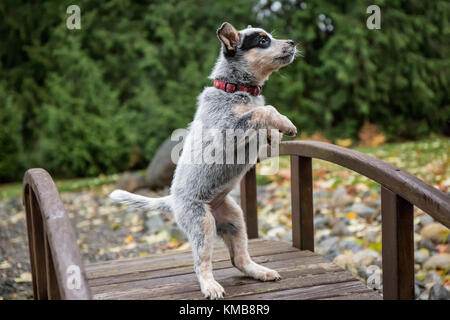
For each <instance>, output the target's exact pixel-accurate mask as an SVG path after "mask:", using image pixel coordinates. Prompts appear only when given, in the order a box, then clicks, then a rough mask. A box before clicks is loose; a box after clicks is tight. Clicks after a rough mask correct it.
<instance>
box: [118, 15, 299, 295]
mask: <svg viewBox="0 0 450 320" xmlns="http://www.w3.org/2000/svg"><path fill="white" fill-rule="evenodd" d="M217 37H218V38H219V40H220V42H221V51H220V54H219V58H218V60H217V62H216V64H215V67H214V69H213V71H212V73H211V75H210V79H212V80H213V86H211V87H206V88H205V89H204V90H203V92H202V93H201V94H200V96H199V97H198V106H197V111H196V114H195V117H194V121H193V122H192V123H191V125H190V126H189V130H188V131H189V133H188V134H187V136H186V138H185V140H184V145H183V151H182V152H181V156H180V159H179V161H178V164H177V168H176V170H175V174H174V178H173V181H172V186H171V190H170V195H169V196H166V197H162V198H147V197H143V196H139V195H135V194H131V193H128V192H126V191H122V190H115V191H113V192H112V193H111V195H110V197H111V198H112V199H114V200H116V201H118V202H122V203H126V204H130V205H133V206H135V207H142V208H145V209H147V210H153V211H161V212H172V213H173V214H174V215H175V220H176V222H177V224H178V226H179V227H180V228H181V229H182V230H183V231H184V232H185V234H186V235H187V237H188V239H189V242H190V243H191V246H192V252H193V257H194V270H195V273H196V275H197V277H198V281H199V283H200V288H201V292H202V293H203V294H204V296H205V297H206V298H209V299H220V298H222V297H223V296H224V294H225V291H224V289H223V287H222V286H221V285H220V284H219V283H218V282H216V281H215V280H214V276H213V272H212V254H213V241H214V236H215V234H216V233H217V234H218V235H219V236H221V237H222V239H223V240H224V242H225V244H226V246H227V247H228V249H229V252H230V258H231V262H232V264H233V266H234V267H236V268H237V269H239V270H240V271H241V272H243V273H244V274H245V275H247V276H250V277H252V278H255V279H258V280H262V281H271V280H278V279H280V275H279V274H278V272H276V271H275V270H271V269H269V268H266V267H263V266H261V265H259V264H257V263H255V262H253V261H252V259H251V258H250V255H249V253H248V250H247V233H246V226H245V222H244V217H243V213H242V210H241V208H240V207H239V206H238V205H237V204H236V203H235V201H234V200H233V199H232V198H231V197H230V196H229V195H228V193H229V192H230V191H231V190H232V189H233V187H234V186H235V185H236V184H237V183H238V182H239V181H240V180H241V178H242V177H243V175H244V174H245V173H246V172H247V171H248V170H249V169H250V168H251V167H252V166H253V165H254V163H256V158H257V154H251V153H250V152H248V151H245V161H244V162H243V163H236V162H232V163H228V161H227V163H220V162H217V161H216V162H213V163H210V162H208V163H204V162H200V163H192V161H189V159H191V158H189V157H192V156H194V157H195V156H199V157H200V158H201V157H202V153H203V152H205V149H206V148H208V147H210V146H211V139H210V140H208V139H207V140H208V141H206V142H205V141H204V140H202V141H201V142H200V143H198V137H194V136H195V135H194V134H193V132H194V131H196V130H197V129H198V127H199V126H202V127H203V128H206V129H212V128H214V129H216V130H215V131H214V132H215V133H214V134H213V133H208V132H209V131H207V130H206V132H207V133H204V132H205V130H203V133H202V136H201V138H202V139H204V138H205V137H206V138H211V137H212V136H214V137H213V138H217V137H218V136H221V135H222V134H224V133H225V132H226V133H229V132H234V131H237V130H239V131H240V132H244V136H245V137H246V138H245V139H242V138H236V142H235V144H236V145H240V146H242V145H244V146H248V145H249V144H250V143H251V142H252V141H254V140H255V139H256V140H257V136H256V135H255V134H254V132H255V131H256V130H270V132H272V134H271V136H270V138H271V141H272V142H271V143H279V141H280V140H281V134H274V133H278V132H281V133H284V134H286V135H290V136H293V135H295V134H296V133H297V129H296V127H295V126H294V125H293V124H292V122H291V121H289V119H288V118H286V117H285V116H283V115H281V114H280V113H278V111H277V110H276V109H275V108H274V107H273V106H270V105H265V103H264V98H263V96H262V95H261V91H262V86H263V84H264V83H265V81H266V80H267V79H268V78H269V75H270V74H271V73H272V72H274V71H277V70H278V69H280V68H281V67H284V66H286V65H288V64H290V63H291V62H292V61H293V60H294V58H295V55H296V47H295V44H294V42H293V41H292V40H278V39H275V38H273V37H272V36H271V35H270V34H269V33H268V32H266V31H264V30H263V29H259V28H252V27H250V26H249V27H248V28H247V29H244V30H241V31H237V30H236V29H235V28H234V27H233V26H232V25H231V24H229V23H227V22H225V23H223V24H222V26H221V27H220V28H219V29H218V30H217ZM213 140H214V139H213ZM221 141H223V140H221ZM228 141H229V140H228ZM232 141H233V142H234V141H235V140H234V137H233V139H232ZM196 143H197V144H196ZM195 144H196V145H197V147H195V146H193V145H195ZM212 144H215V145H216V146H217V143H216V142H214V143H212ZM262 144H263V142H261V141H260V142H259V143H258V144H257V148H260V147H261V146H262ZM236 148H237V147H236ZM216 150H217V149H216ZM219 150H221V149H220V146H219ZM227 150H228V151H229V149H227V147H223V151H224V152H226V151H227ZM233 150H234V146H233ZM239 150H241V149H239ZM244 150H245V148H244ZM216 155H217V152H216ZM188 158H189V159H188Z"/></svg>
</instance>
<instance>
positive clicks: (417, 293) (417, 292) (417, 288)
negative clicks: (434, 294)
mask: <svg viewBox="0 0 450 320" xmlns="http://www.w3.org/2000/svg"><path fill="white" fill-rule="evenodd" d="M420 291H421V290H420V287H419V286H418V285H417V284H415V285H414V296H415V297H416V298H417V297H419V296H420Z"/></svg>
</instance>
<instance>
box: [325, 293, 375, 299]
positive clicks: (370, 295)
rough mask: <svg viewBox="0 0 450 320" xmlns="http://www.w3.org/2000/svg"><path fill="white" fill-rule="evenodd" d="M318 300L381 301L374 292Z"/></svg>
mask: <svg viewBox="0 0 450 320" xmlns="http://www.w3.org/2000/svg"><path fill="white" fill-rule="evenodd" d="M319 300H381V295H379V294H378V293H376V292H367V293H364V292H358V293H351V294H347V295H339V296H334V297H328V298H322V299H319Z"/></svg>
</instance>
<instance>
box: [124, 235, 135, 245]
mask: <svg viewBox="0 0 450 320" xmlns="http://www.w3.org/2000/svg"><path fill="white" fill-rule="evenodd" d="M132 241H133V236H128V237H126V238H125V243H126V244H129V243H130V242H132Z"/></svg>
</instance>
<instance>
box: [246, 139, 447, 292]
mask: <svg viewBox="0 0 450 320" xmlns="http://www.w3.org/2000/svg"><path fill="white" fill-rule="evenodd" d="M279 155H280V156H282V155H289V156H290V157H291V195H292V196H291V198H292V199H291V201H292V242H293V246H294V247H297V248H299V249H301V250H311V251H313V250H314V224H313V217H314V211H313V193H312V187H313V184H312V162H311V159H312V158H316V159H322V160H325V161H329V162H332V163H335V164H338V165H341V166H343V167H345V168H348V169H351V170H353V171H355V172H358V173H360V174H362V175H364V176H366V177H368V178H370V179H372V180H374V181H376V182H378V183H380V184H381V186H382V187H381V215H382V258H383V297H384V299H414V228H413V227H414V225H413V205H415V206H417V207H419V208H420V209H422V210H423V211H425V212H426V213H428V214H429V215H431V216H432V217H433V218H434V219H435V220H437V221H439V222H441V223H442V224H443V225H445V226H447V227H450V196H449V195H448V194H446V193H444V192H442V191H440V190H438V189H436V188H433V187H432V186H430V185H428V184H426V183H425V182H423V181H422V180H420V179H418V178H417V177H415V176H413V175H411V174H409V173H407V172H405V171H403V170H401V169H398V168H396V167H395V166H393V165H391V164H388V163H386V162H384V161H382V160H379V159H377V158H374V157H372V156H369V155H366V154H363V153H360V152H357V151H354V150H349V149H346V148H342V147H339V146H336V145H333V144H329V143H324V142H318V141H289V142H282V143H281V144H280V152H279ZM252 170H253V173H252V171H250V172H249V173H248V174H246V176H245V177H244V179H243V181H242V182H241V187H242V186H246V189H245V192H244V194H242V193H241V204H242V208H243V210H244V213H245V215H246V220H247V221H257V206H256V181H255V180H256V177H255V174H254V169H252ZM249 194H250V195H252V197H247V195H249ZM250 228H251V227H250ZM253 229H254V228H252V235H253V237H254V236H255V235H254V230H253Z"/></svg>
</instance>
